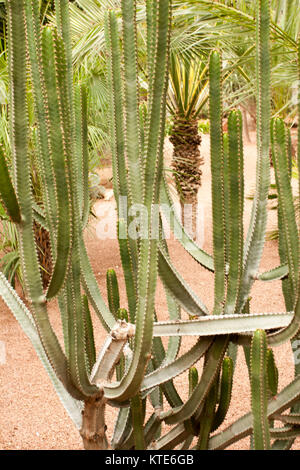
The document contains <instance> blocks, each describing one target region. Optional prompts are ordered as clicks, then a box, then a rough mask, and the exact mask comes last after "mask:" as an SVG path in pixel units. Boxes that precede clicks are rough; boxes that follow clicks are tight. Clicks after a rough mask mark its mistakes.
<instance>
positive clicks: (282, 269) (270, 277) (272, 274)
mask: <svg viewBox="0 0 300 470" xmlns="http://www.w3.org/2000/svg"><path fill="white" fill-rule="evenodd" d="M288 274H289V267H288V265H287V264H284V265H280V266H277V267H276V268H273V269H270V271H266V272H264V273H261V274H259V275H258V276H257V279H258V281H265V282H270V281H278V280H279V279H283V278H284V277H286V276H288Z"/></svg>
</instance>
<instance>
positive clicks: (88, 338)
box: [82, 295, 96, 374]
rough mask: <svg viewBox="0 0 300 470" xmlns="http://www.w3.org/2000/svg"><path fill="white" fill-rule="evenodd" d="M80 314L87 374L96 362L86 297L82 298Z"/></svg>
mask: <svg viewBox="0 0 300 470" xmlns="http://www.w3.org/2000/svg"><path fill="white" fill-rule="evenodd" d="M82 313H83V323H84V336H85V348H86V361H87V369H88V373H89V374H90V373H91V370H92V367H93V365H94V364H95V362H96V348H95V341H94V330H93V323H92V317H91V312H90V309H89V303H88V299H87V297H86V295H83V296H82Z"/></svg>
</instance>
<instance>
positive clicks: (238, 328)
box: [153, 313, 294, 338]
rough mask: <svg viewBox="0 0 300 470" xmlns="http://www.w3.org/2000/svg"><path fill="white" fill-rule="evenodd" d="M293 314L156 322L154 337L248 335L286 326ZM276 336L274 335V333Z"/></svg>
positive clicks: (226, 316) (252, 314)
mask: <svg viewBox="0 0 300 470" xmlns="http://www.w3.org/2000/svg"><path fill="white" fill-rule="evenodd" d="M293 318H294V315H293V313H251V314H249V315H246V314H241V315H237V314H234V315H222V316H218V315H208V316H206V317H200V318H199V319H197V320H192V321H191V320H186V321H183V320H181V321H177V322H168V321H165V322H158V323H154V326H153V337H154V338H155V337H156V336H177V335H178V336H185V335H187V336H215V335H227V334H236V333H249V334H250V332H251V331H255V330H257V328H261V329H264V330H269V329H277V328H282V327H285V326H288V325H289V324H290V323H291V322H292V321H293ZM274 334H276V333H274Z"/></svg>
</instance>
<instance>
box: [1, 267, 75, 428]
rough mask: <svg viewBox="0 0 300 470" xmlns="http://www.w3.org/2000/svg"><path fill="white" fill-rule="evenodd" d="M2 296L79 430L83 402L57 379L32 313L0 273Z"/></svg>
mask: <svg viewBox="0 0 300 470" xmlns="http://www.w3.org/2000/svg"><path fill="white" fill-rule="evenodd" d="M0 296H1V297H2V299H3V300H4V302H5V303H6V305H7V307H8V308H9V309H10V310H11V312H12V314H13V315H14V317H15V318H16V320H17V321H18V323H19V325H20V327H21V328H22V330H23V332H24V333H25V335H26V336H27V337H28V338H29V340H30V342H31V344H32V346H33V347H34V349H35V351H36V353H37V355H38V357H39V359H40V360H41V362H42V364H43V366H44V368H45V370H46V372H47V374H48V375H49V378H50V380H51V382H52V384H53V386H54V388H55V391H56V393H57V395H58V397H59V399H60V401H61V402H62V404H63V406H64V408H65V409H66V411H67V413H68V415H69V416H70V418H71V419H72V421H73V422H74V424H75V425H76V427H77V428H78V429H80V427H81V422H82V416H81V411H82V407H83V405H82V402H80V401H78V400H76V399H74V398H73V397H72V396H71V395H70V394H69V393H68V392H67V390H66V388H65V387H64V386H63V384H62V383H61V381H60V380H59V379H58V378H57V375H56V373H55V370H54V369H53V367H52V365H51V364H50V362H49V360H48V357H47V355H46V353H45V350H44V347H43V344H42V342H41V340H40V337H39V335H38V332H37V329H36V327H35V324H34V320H33V317H32V315H31V312H30V311H29V310H28V309H27V307H26V306H25V305H24V304H23V302H22V300H21V299H20V297H19V296H18V295H17V293H16V292H15V291H14V290H13V289H12V287H11V285H10V283H9V282H8V281H7V279H6V278H5V276H4V275H3V274H2V273H1V272H0Z"/></svg>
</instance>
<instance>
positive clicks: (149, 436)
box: [145, 410, 161, 449]
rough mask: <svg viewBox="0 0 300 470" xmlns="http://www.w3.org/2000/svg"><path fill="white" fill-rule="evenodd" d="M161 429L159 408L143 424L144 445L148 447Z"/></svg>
mask: <svg viewBox="0 0 300 470" xmlns="http://www.w3.org/2000/svg"><path fill="white" fill-rule="evenodd" d="M160 430H161V419H160V416H159V410H157V411H155V412H154V413H152V415H151V416H150V418H149V419H148V421H147V423H146V425H145V447H146V448H147V449H148V448H149V446H150V445H151V443H152V442H153V441H155V439H157V437H158V435H160Z"/></svg>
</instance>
